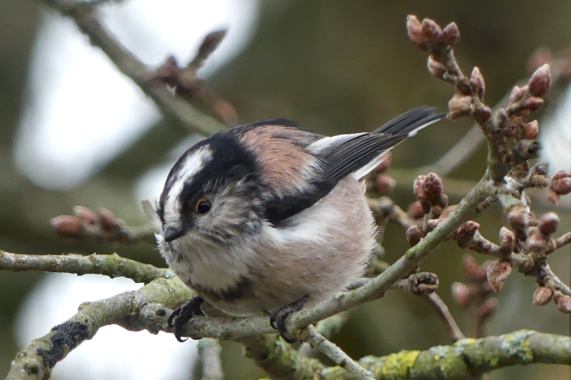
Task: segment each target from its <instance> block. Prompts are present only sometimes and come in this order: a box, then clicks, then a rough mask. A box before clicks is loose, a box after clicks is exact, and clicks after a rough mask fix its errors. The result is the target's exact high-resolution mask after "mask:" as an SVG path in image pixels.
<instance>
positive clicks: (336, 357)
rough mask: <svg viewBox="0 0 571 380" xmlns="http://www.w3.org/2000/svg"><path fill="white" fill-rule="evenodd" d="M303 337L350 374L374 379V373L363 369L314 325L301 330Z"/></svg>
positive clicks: (365, 378) (361, 378)
mask: <svg viewBox="0 0 571 380" xmlns="http://www.w3.org/2000/svg"><path fill="white" fill-rule="evenodd" d="M301 339H302V340H304V341H308V342H309V344H311V347H313V348H314V349H316V350H317V351H319V352H321V353H322V354H323V355H325V356H327V357H328V358H329V359H331V360H332V361H333V362H334V363H335V364H337V365H338V366H340V367H341V368H344V369H345V370H346V371H347V372H348V373H349V375H350V376H352V377H355V378H356V379H360V380H363V379H364V380H368V379H374V377H373V374H372V373H371V372H369V371H367V370H366V369H363V368H362V367H361V366H360V365H359V364H357V363H356V362H355V361H354V360H353V359H351V357H349V355H347V354H346V353H345V352H344V351H343V350H342V349H340V348H339V347H337V345H335V344H334V343H332V342H330V341H329V340H327V338H325V337H324V336H323V335H321V334H320V333H319V331H317V329H316V328H315V327H313V326H308V327H307V328H305V329H304V330H303V331H302V332H301Z"/></svg>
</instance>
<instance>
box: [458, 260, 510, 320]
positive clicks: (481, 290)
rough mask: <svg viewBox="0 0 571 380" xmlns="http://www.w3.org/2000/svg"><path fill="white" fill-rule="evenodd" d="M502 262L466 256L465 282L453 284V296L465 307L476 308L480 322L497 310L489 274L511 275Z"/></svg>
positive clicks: (496, 301) (464, 263)
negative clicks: (478, 260) (482, 260)
mask: <svg viewBox="0 0 571 380" xmlns="http://www.w3.org/2000/svg"><path fill="white" fill-rule="evenodd" d="M500 263H501V262H492V261H486V262H484V263H483V264H479V263H478V262H477V261H476V260H475V259H474V258H473V257H472V256H470V255H466V256H464V261H463V265H464V275H465V278H466V281H465V282H455V283H453V284H452V298H453V299H454V301H455V302H456V303H457V304H458V305H459V306H461V307H463V308H465V309H470V308H471V309H474V310H475V313H476V316H477V319H478V321H479V324H480V325H481V324H482V323H483V322H485V321H487V320H488V319H489V318H490V317H491V316H492V315H493V314H494V313H495V311H496V309H497V305H498V300H497V299H496V298H495V297H494V296H493V295H494V293H495V292H496V290H495V288H494V285H493V284H492V283H491V282H490V280H489V276H490V273H491V274H492V278H494V274H493V273H495V272H498V276H496V278H497V277H500V276H502V277H507V276H509V272H510V269H511V268H510V269H502V268H504V266H503V265H504V264H500Z"/></svg>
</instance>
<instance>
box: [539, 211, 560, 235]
mask: <svg viewBox="0 0 571 380" xmlns="http://www.w3.org/2000/svg"><path fill="white" fill-rule="evenodd" d="M557 227H559V216H557V214H556V213H554V212H548V213H545V214H543V215H542V216H541V218H540V219H539V231H540V232H541V233H542V234H543V235H546V236H549V235H551V234H553V233H554V232H555V231H557Z"/></svg>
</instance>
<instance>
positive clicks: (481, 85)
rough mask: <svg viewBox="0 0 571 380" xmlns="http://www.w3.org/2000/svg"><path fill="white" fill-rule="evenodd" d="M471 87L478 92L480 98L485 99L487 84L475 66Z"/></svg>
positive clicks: (471, 77) (471, 76)
mask: <svg viewBox="0 0 571 380" xmlns="http://www.w3.org/2000/svg"><path fill="white" fill-rule="evenodd" d="M470 85H471V86H472V88H473V89H474V90H475V91H476V94H477V95H478V98H480V99H484V93H485V91H486V83H485V82H484V77H483V76H482V73H481V72H480V69H479V68H478V66H475V67H474V69H473V70H472V74H471V75H470Z"/></svg>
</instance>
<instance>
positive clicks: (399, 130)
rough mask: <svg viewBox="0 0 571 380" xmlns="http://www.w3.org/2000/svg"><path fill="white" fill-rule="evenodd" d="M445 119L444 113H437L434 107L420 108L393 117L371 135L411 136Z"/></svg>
mask: <svg viewBox="0 0 571 380" xmlns="http://www.w3.org/2000/svg"><path fill="white" fill-rule="evenodd" d="M445 117H446V114H445V113H441V112H439V113H437V112H436V109H435V108H434V107H428V106H422V107H417V108H413V109H411V110H410V111H407V112H405V113H403V114H402V115H400V116H397V117H395V118H394V119H392V120H391V121H389V122H387V123H385V124H384V125H383V126H382V127H380V128H378V129H376V130H375V131H374V132H373V133H384V134H389V135H394V136H411V135H414V134H416V132H418V131H419V130H421V129H423V128H426V127H428V126H429V125H430V124H432V123H435V122H437V121H438V120H441V119H443V118H445Z"/></svg>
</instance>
